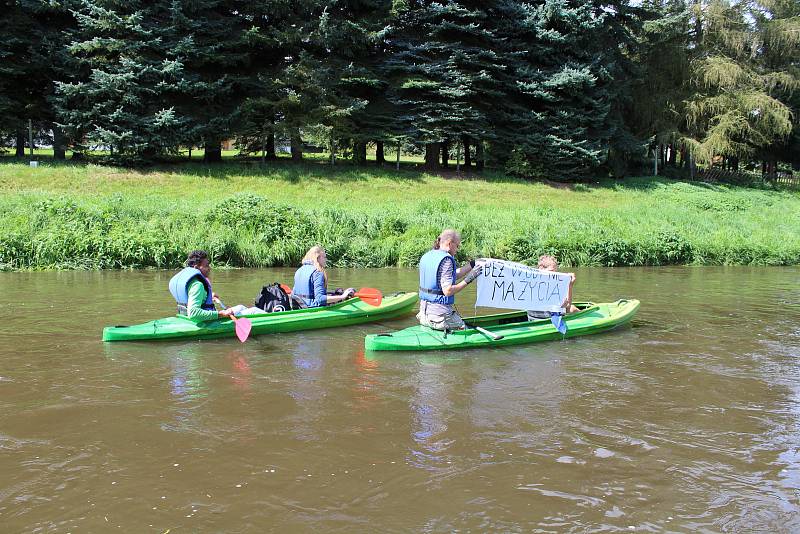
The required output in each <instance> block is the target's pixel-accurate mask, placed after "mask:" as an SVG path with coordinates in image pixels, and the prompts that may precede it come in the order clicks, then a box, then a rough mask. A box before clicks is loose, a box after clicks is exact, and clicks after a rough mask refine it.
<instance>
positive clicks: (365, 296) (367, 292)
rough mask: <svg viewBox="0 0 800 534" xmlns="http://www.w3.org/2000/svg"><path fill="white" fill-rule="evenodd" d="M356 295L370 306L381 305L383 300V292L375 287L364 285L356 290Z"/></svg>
mask: <svg viewBox="0 0 800 534" xmlns="http://www.w3.org/2000/svg"><path fill="white" fill-rule="evenodd" d="M356 296H357V297H358V298H360V299H361V300H363V301H364V302H366V303H367V304H369V305H370V306H380V305H381V302H383V293H381V292H380V290H378V289H375V288H374V287H362V288H361V289H359V290H358V291H356Z"/></svg>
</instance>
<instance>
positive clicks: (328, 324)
mask: <svg viewBox="0 0 800 534" xmlns="http://www.w3.org/2000/svg"><path fill="white" fill-rule="evenodd" d="M416 302H417V294H416V293H398V294H396V295H391V296H386V297H384V298H383V302H381V305H380V306H377V307H376V306H370V305H368V304H366V303H364V302H362V301H361V299H359V298H354V299H350V300H346V301H344V302H340V303H338V304H334V305H332V306H325V307H322V308H308V309H305V310H293V311H285V312H275V313H262V314H258V315H247V316H245V317H248V318H249V319H250V321H251V322H252V323H253V329H252V330H251V335H254V334H274V333H278V332H296V331H298V330H313V329H317V328H332V327H336V326H348V325H352V324H359V323H368V322H370V321H378V320H381V319H389V318H392V317H397V316H400V315H404V314H407V313H409V312H410V311H411V309H412V308H413V307H414V304H415V303H416ZM235 335H236V333H235V327H234V324H233V321H231V320H230V319H219V320H216V321H207V322H202V323H195V322H194V321H190V320H189V319H187V318H186V317H182V316H179V315H176V316H174V317H165V318H164V319H156V320H155V321H150V322H147V323H142V324H137V325H133V326H109V327H106V328H104V329H103V341H152V340H161V339H210V338H219V337H234V336H235Z"/></svg>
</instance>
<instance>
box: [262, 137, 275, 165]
mask: <svg viewBox="0 0 800 534" xmlns="http://www.w3.org/2000/svg"><path fill="white" fill-rule="evenodd" d="M264 157H265V158H266V159H268V160H275V159H278V156H276V155H275V133H274V132H270V133H269V134H267V144H266V146H265V147H264Z"/></svg>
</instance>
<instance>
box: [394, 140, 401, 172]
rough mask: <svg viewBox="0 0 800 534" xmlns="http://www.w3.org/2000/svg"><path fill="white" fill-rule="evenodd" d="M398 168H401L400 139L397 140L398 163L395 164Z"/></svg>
mask: <svg viewBox="0 0 800 534" xmlns="http://www.w3.org/2000/svg"><path fill="white" fill-rule="evenodd" d="M395 169H396V170H398V171H399V170H400V141H399V140H398V141H397V164H396V166H395Z"/></svg>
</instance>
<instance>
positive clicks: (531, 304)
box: [475, 259, 570, 313]
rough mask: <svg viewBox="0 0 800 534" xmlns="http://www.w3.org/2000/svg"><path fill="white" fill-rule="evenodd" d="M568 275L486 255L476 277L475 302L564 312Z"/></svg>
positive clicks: (515, 308)
mask: <svg viewBox="0 0 800 534" xmlns="http://www.w3.org/2000/svg"><path fill="white" fill-rule="evenodd" d="M569 282H570V276H569V275H568V274H563V273H556V272H552V271H540V270H539V269H534V268H533V267H528V266H527V265H522V264H520V263H513V262H510V261H503V260H495V259H489V260H487V261H486V263H484V266H483V274H481V275H480V276H479V277H478V299H477V301H476V302H475V305H476V306H489V307H492V308H508V309H513V310H533V311H549V312H557V313H563V312H564V309H563V308H562V307H561V305H562V304H563V303H564V299H565V298H566V297H567V292H568V290H569Z"/></svg>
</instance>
